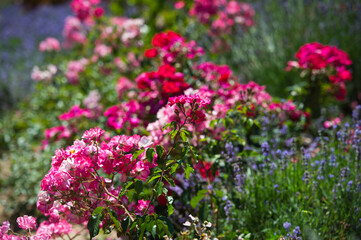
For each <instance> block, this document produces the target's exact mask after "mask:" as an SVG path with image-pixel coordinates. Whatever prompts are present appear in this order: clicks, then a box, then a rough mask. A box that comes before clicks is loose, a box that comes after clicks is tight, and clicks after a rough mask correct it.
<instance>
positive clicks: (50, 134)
mask: <svg viewBox="0 0 361 240" xmlns="http://www.w3.org/2000/svg"><path fill="white" fill-rule="evenodd" d="M74 131H75V129H68V128H67V127H65V126H63V125H60V126H55V127H52V128H48V129H45V140H44V141H43V148H45V147H46V146H47V145H48V144H49V141H50V140H51V139H54V140H55V141H59V140H61V139H64V138H70V136H71V135H72V133H73V132H74Z"/></svg>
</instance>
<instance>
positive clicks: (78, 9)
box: [70, 0, 104, 21]
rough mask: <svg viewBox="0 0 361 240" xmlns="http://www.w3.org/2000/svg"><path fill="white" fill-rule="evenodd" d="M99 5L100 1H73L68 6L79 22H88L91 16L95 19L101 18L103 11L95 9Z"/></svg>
mask: <svg viewBox="0 0 361 240" xmlns="http://www.w3.org/2000/svg"><path fill="white" fill-rule="evenodd" d="M99 3H100V0H73V1H72V3H71V5H70V6H71V9H72V11H73V12H74V13H75V15H76V16H77V18H79V20H80V21H86V20H88V21H89V18H90V17H92V16H94V17H96V18H100V17H101V16H103V14H104V9H103V8H102V7H96V5H98V4H99Z"/></svg>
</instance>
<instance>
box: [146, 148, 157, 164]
mask: <svg viewBox="0 0 361 240" xmlns="http://www.w3.org/2000/svg"><path fill="white" fill-rule="evenodd" d="M154 154H155V151H154V148H148V149H147V152H146V154H145V155H146V158H147V160H148V162H150V163H153V159H154Z"/></svg>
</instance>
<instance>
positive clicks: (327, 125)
mask: <svg viewBox="0 0 361 240" xmlns="http://www.w3.org/2000/svg"><path fill="white" fill-rule="evenodd" d="M340 123H341V120H340V118H338V117H337V118H334V119H332V120H329V121H325V122H324V123H323V126H324V127H325V128H330V127H333V126H337V125H339V124H340Z"/></svg>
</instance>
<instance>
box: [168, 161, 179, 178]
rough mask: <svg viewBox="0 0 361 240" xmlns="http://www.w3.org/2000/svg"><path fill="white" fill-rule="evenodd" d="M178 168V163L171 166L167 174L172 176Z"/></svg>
mask: <svg viewBox="0 0 361 240" xmlns="http://www.w3.org/2000/svg"><path fill="white" fill-rule="evenodd" d="M178 166H179V164H178V163H175V164H173V165H172V167H171V170H170V172H169V174H170V175H172V174H173V173H175V172H176V171H177V169H178Z"/></svg>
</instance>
